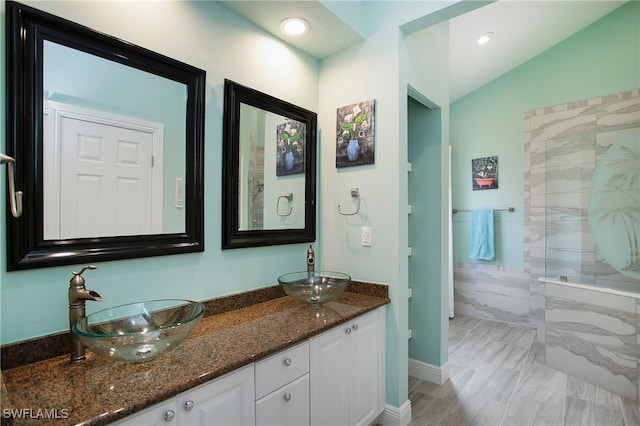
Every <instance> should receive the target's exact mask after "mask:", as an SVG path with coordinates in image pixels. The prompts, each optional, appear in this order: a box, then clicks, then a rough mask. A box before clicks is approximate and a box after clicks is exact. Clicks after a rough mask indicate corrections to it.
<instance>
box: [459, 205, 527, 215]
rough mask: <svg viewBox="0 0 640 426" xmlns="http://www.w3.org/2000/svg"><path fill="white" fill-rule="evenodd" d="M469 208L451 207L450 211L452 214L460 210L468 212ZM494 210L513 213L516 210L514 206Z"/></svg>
mask: <svg viewBox="0 0 640 426" xmlns="http://www.w3.org/2000/svg"><path fill="white" fill-rule="evenodd" d="M470 211H471V210H459V209H452V210H451V212H452V213H453V214H456V213H461V212H470ZM493 211H494V212H509V213H513V212H514V211H516V208H515V207H509V208H506V209H493Z"/></svg>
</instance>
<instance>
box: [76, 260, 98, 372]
mask: <svg viewBox="0 0 640 426" xmlns="http://www.w3.org/2000/svg"><path fill="white" fill-rule="evenodd" d="M96 268H97V267H96V266H94V265H89V266H85V267H84V268H82V270H81V271H80V272H73V278H71V281H70V282H69V330H70V331H71V363H72V364H76V363H78V362H82V361H84V360H85V355H84V349H85V348H84V345H83V344H82V342H80V340H79V339H78V336H76V334H75V333H74V332H73V330H71V327H73V325H74V324H75V323H77V322H78V320H80V319H82V318H84V317H85V307H84V304H85V301H86V300H95V301H96V302H100V301H101V300H102V296H100V294H98V293H97V292H95V291H93V290H87V289H86V288H85V286H84V278H83V277H82V273H83V272H84V271H86V270H87V269H96Z"/></svg>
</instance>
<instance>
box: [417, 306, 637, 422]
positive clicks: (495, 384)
mask: <svg viewBox="0 0 640 426" xmlns="http://www.w3.org/2000/svg"><path fill="white" fill-rule="evenodd" d="M537 347H539V345H538V344H537V343H535V330H534V329H532V328H530V327H525V326H521V325H516V324H508V323H503V322H498V321H490V320H483V319H478V318H473V317H468V316H462V315H458V316H456V317H455V318H454V319H452V320H451V321H450V322H449V376H450V379H449V380H448V381H447V382H446V383H444V384H443V385H441V386H439V385H436V384H433V383H429V382H425V381H422V380H419V379H416V378H413V377H409V399H410V400H411V406H412V408H411V411H412V417H413V420H412V421H411V423H410V426H427V425H451V426H464V425H502V426H520V425H580V426H614V425H626V426H631V425H636V426H639V425H640V404H638V403H637V402H635V401H632V400H630V399H627V398H624V397H622V396H620V395H617V394H615V393H612V392H610V391H608V390H606V389H604V388H601V387H598V386H595V385H592V384H590V383H588V382H585V381H584V380H581V379H578V378H576V377H573V376H570V375H568V374H565V373H563V372H561V371H559V370H555V369H553V368H549V367H546V366H545V365H543V364H541V363H540V362H538V361H537V358H538V357H537V356H536V348H537Z"/></svg>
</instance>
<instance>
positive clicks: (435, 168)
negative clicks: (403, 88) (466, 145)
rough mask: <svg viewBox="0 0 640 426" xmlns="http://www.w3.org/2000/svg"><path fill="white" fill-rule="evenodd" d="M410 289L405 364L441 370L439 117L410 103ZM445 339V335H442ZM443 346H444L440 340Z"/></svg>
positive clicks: (442, 288) (434, 111) (443, 353)
mask: <svg viewBox="0 0 640 426" xmlns="http://www.w3.org/2000/svg"><path fill="white" fill-rule="evenodd" d="M408 111H409V115H408V128H409V139H408V145H409V149H408V151H409V162H410V163H411V165H412V170H411V172H410V173H409V176H408V180H409V203H410V204H411V206H412V213H411V214H410V215H409V246H410V247H411V248H412V250H413V254H412V255H411V256H410V257H409V287H410V288H411V289H412V290H413V295H412V297H411V298H410V299H409V328H411V330H412V337H411V339H410V340H409V358H410V359H413V360H418V361H421V362H424V363H427V364H431V365H436V366H441V365H443V364H444V362H446V360H447V345H446V344H441V336H442V328H443V323H444V324H445V325H444V328H445V329H446V328H448V327H447V324H446V322H447V321H446V320H447V316H446V315H443V313H444V312H445V311H446V310H445V307H444V306H443V305H442V303H441V299H442V293H443V292H444V293H446V292H447V288H446V286H443V285H442V283H443V281H446V276H445V277H443V276H442V274H441V268H440V264H441V263H442V262H443V257H444V258H445V261H446V258H447V256H448V255H447V252H442V251H441V250H440V245H441V243H442V241H441V240H442V235H441V233H440V228H441V221H442V219H441V217H442V215H441V214H440V209H439V205H438V204H439V203H438V201H439V200H440V197H441V192H442V191H441V184H440V176H441V174H442V168H443V164H442V163H441V161H440V157H441V156H442V150H443V148H446V149H448V147H447V146H446V145H444V146H443V144H442V131H441V130H442V129H441V122H442V111H441V110H440V108H436V109H428V108H427V107H426V106H424V105H422V104H420V103H419V102H417V101H415V100H414V99H411V98H410V99H409V106H408ZM445 335H446V334H445ZM445 341H446V340H445Z"/></svg>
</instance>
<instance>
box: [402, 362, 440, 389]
mask: <svg viewBox="0 0 640 426" xmlns="http://www.w3.org/2000/svg"><path fill="white" fill-rule="evenodd" d="M409 375H410V376H411V377H415V378H417V379H420V380H426V381H427V382H431V383H435V384H436V385H441V384H443V383H444V382H446V381H447V379H449V366H448V365H447V364H446V363H445V364H444V365H443V366H440V367H439V366H437V365H431V364H427V363H426V362H422V361H418V360H415V359H409Z"/></svg>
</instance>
